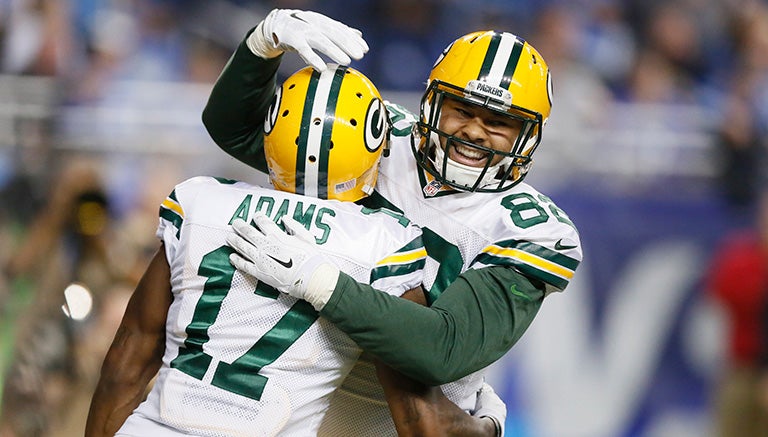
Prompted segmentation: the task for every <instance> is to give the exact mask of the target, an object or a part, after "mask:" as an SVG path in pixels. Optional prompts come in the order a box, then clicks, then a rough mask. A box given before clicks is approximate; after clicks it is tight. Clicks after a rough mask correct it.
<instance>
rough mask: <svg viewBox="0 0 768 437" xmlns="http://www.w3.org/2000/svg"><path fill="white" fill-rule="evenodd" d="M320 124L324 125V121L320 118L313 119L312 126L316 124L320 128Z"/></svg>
mask: <svg viewBox="0 0 768 437" xmlns="http://www.w3.org/2000/svg"><path fill="white" fill-rule="evenodd" d="M320 123H322V121H321V120H320V118H319V117H316V118H314V119H312V124H314V125H315V126H320Z"/></svg>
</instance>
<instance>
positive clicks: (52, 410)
mask: <svg viewBox="0 0 768 437" xmlns="http://www.w3.org/2000/svg"><path fill="white" fill-rule="evenodd" d="M275 7H280V8H296V9H309V10H315V11H318V12H322V13H325V14H327V15H329V16H330V17H333V18H335V19H338V20H340V21H343V22H345V23H347V24H349V25H351V26H354V27H357V28H359V29H361V30H362V31H363V32H364V36H365V38H366V40H367V41H368V43H369V45H370V47H371V51H370V55H369V56H367V57H365V58H364V59H363V60H362V61H359V62H358V63H357V64H355V66H356V67H357V68H359V69H360V70H362V71H364V72H365V73H366V75H368V76H369V77H370V78H371V79H372V80H373V81H374V83H376V84H377V86H378V87H379V88H380V89H382V90H389V91H393V92H415V93H418V92H420V91H421V90H423V89H424V86H425V82H424V81H425V79H426V78H427V77H428V74H429V70H430V68H431V66H432V64H433V62H434V60H435V59H436V57H437V55H438V54H439V53H440V52H441V51H442V49H443V48H444V47H445V45H446V44H447V42H449V41H452V40H453V39H454V38H455V37H456V36H458V35H461V34H464V33H468V32H470V31H473V30H478V29H486V28H496V29H500V30H501V29H503V30H508V31H511V32H513V33H516V34H518V35H520V36H523V37H524V38H526V39H527V40H528V41H530V42H531V43H532V44H533V45H534V46H535V47H536V48H537V49H538V50H539V51H540V52H541V53H542V54H543V56H544V57H545V58H546V59H547V61H548V63H549V66H550V68H551V70H552V74H553V77H554V86H555V105H554V108H553V114H552V120H551V122H550V123H552V124H555V125H557V126H559V129H560V130H561V131H566V132H567V130H568V129H569V127H571V126H576V125H579V126H581V127H583V126H585V125H586V126H599V125H600V123H603V122H604V120H603V115H605V114H604V113H605V108H606V107H608V106H609V104H611V103H617V102H618V103H630V104H633V105H638V106H643V105H648V106H650V107H655V106H654V105H681V107H689V106H690V107H696V108H702V109H703V110H704V111H705V112H706V113H707V114H711V115H712V117H711V119H710V120H711V125H709V126H707V132H706V135H707V136H708V138H711V146H712V148H713V150H712V152H713V156H715V157H716V159H715V168H716V178H715V179H714V180H713V182H714V183H715V184H716V189H715V192H716V193H719V194H720V195H722V196H723V199H724V200H725V201H726V203H727V204H728V205H730V206H732V207H734V211H739V212H740V213H744V212H745V211H746V214H749V212H751V211H753V210H754V209H755V208H754V207H755V206H756V205H757V204H758V199H759V198H760V197H761V193H762V192H763V191H765V190H766V186H767V185H768V184H767V183H766V174H767V172H766V151H767V150H768V2H766V1H765V0H664V1H662V0H573V1H558V0H521V1H506V0H475V1H471V2H469V1H462V0H420V1H416V0H354V1H349V0H323V1H320V0H315V1H312V0H293V1H288V0H286V1H255V0H252V1H246V0H229V1H227V0H5V1H2V2H0V74H2V75H3V76H4V77H22V78H39V77H44V78H49V79H51V80H52V83H53V87H52V90H51V92H50V93H49V96H48V97H47V98H48V99H49V102H48V106H49V107H50V109H51V111H50V114H48V115H44V116H41V117H38V118H34V119H33V120H32V121H24V120H22V121H14V123H13V125H12V126H10V127H9V126H6V125H3V126H0V128H2V129H10V130H12V131H13V132H14V135H10V136H9V135H3V136H2V138H0V202H1V203H0V266H2V269H0V272H1V273H0V371H1V372H2V373H1V374H0V388H2V390H3V395H2V400H1V401H0V402H1V403H0V408H1V410H0V411H2V414H1V415H0V436H2V437H6V436H47V435H79V434H81V433H82V431H81V429H82V426H83V424H84V420H85V414H86V411H87V403H88V401H89V399H90V393H91V390H92V388H93V384H94V383H95V378H96V377H97V374H98V366H99V364H100V362H101V359H102V358H103V354H104V353H105V351H106V347H107V346H108V344H109V342H110V341H111V338H112V335H113V333H114V330H115V329H116V326H117V323H119V319H120V316H121V314H122V310H123V308H124V306H125V303H126V301H127V297H128V296H129V294H130V292H131V290H132V288H133V285H134V284H135V283H136V281H137V280H138V275H139V274H140V272H142V271H143V269H144V267H145V265H146V263H147V261H148V256H149V255H150V254H151V253H152V251H153V250H154V249H155V248H156V244H157V243H156V241H155V239H154V227H155V226H156V222H157V218H156V212H157V205H159V203H160V202H161V201H162V199H163V198H164V197H165V195H166V194H167V193H168V192H169V191H170V189H172V187H173V184H174V183H175V182H177V181H178V180H180V179H178V178H179V177H181V175H183V171H181V170H180V169H178V168H175V167H174V166H173V164H172V160H165V161H164V160H158V161H157V162H155V163H154V167H152V168H151V169H150V170H147V169H146V168H142V169H141V171H142V172H145V173H143V174H142V176H141V177H139V178H137V179H139V180H140V181H141V183H133V184H129V186H125V184H124V185H123V186H121V187H119V189H115V188H114V185H115V183H114V181H110V180H108V179H109V175H107V174H104V173H105V171H104V169H105V166H104V165H103V162H102V161H100V159H104V156H103V154H98V153H97V154H88V153H81V152H73V151H72V150H71V149H70V148H65V147H61V144H58V143H57V142H56V138H57V136H56V132H57V129H65V128H66V126H64V125H63V124H62V123H61V120H59V119H58V118H57V114H59V113H60V111H62V110H64V109H66V108H77V107H79V106H92V105H103V106H110V105H115V106H118V107H119V105H120V103H121V102H123V101H126V100H129V99H131V98H136V94H135V93H133V92H132V91H131V90H130V89H129V90H126V89H125V88H121V87H120V86H118V85H117V84H121V83H123V82H121V81H125V80H130V81H136V82H138V83H143V82H152V83H157V82H160V83H193V84H201V85H204V86H208V85H210V84H212V83H213V82H214V81H215V79H216V77H217V75H218V73H219V72H220V71H221V68H222V67H223V66H224V64H225V63H226V61H227V58H228V57H229V55H230V54H231V52H232V51H233V50H234V48H235V47H236V45H237V44H238V43H239V42H240V41H241V39H242V38H243V37H244V35H245V34H246V32H247V31H248V30H249V29H250V28H251V27H253V26H254V25H255V24H257V23H258V21H259V20H260V19H261V18H263V17H264V16H265V15H266V14H267V13H268V11H269V10H271V9H272V8H275ZM300 66H301V64H300V63H299V59H298V57H290V56H287V57H286V60H285V62H283V64H282V66H281V71H280V73H281V74H282V75H285V76H287V75H288V74H290V73H292V72H293V71H294V70H295V69H296V68H298V67H300ZM13 91H14V90H5V89H0V93H2V95H4V96H5V95H6V94H7V93H13ZM182 98H183V96H178V99H179V100H182ZM16 103H17V105H18V104H19V102H16ZM21 104H22V105H23V102H21ZM170 104H171V102H169V105H170ZM2 108H3V109H4V113H5V114H7V113H9V112H12V111H14V110H16V111H19V108H18V107H17V108H15V109H14V108H9V106H8V104H5V105H3V106H2ZM666 122H667V123H671V124H672V125H673V126H672V129H673V130H674V124H675V123H676V119H675V117H673V118H672V119H670V120H666ZM4 123H5V122H4ZM6 124H7V123H6ZM211 147H215V146H213V145H211ZM547 147H549V146H547ZM222 159H223V154H222ZM166 164H167V165H166ZM577 171H578V169H577ZM134 181H135V179H134ZM126 193H127V194H130V199H129V200H126V199H125V198H123V197H122V196H123V195H125V194H126ZM750 217H751V216H750ZM747 221H749V219H747ZM766 262H767V263H768V261H766ZM73 284H74V285H76V286H77V287H75V288H73V287H71V286H72V285H73Z"/></svg>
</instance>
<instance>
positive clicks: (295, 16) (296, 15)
mask: <svg viewBox="0 0 768 437" xmlns="http://www.w3.org/2000/svg"><path fill="white" fill-rule="evenodd" d="M291 18H295V19H297V20H299V21H304V22H305V23H306V21H305V20H302V19H301V17H299V16H298V14H297V13H296V12H294V13H292V14H291Z"/></svg>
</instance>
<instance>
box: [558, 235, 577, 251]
mask: <svg viewBox="0 0 768 437" xmlns="http://www.w3.org/2000/svg"><path fill="white" fill-rule="evenodd" d="M575 248H576V245H575V244H574V245H570V244H567V245H566V244H563V239H562V238H561V239H559V240H557V243H555V250H568V249H575Z"/></svg>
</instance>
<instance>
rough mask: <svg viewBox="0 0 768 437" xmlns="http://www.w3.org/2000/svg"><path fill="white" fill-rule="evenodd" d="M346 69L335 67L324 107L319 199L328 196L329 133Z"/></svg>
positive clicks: (319, 164) (318, 184)
mask: <svg viewBox="0 0 768 437" xmlns="http://www.w3.org/2000/svg"><path fill="white" fill-rule="evenodd" d="M346 71H347V67H344V66H340V67H338V68H336V71H335V72H334V74H333V80H332V82H331V90H330V92H329V93H328V103H327V104H326V107H325V119H324V122H323V135H322V139H321V146H320V156H318V175H317V178H318V180H317V197H319V198H320V199H327V198H328V160H329V155H330V152H331V134H332V133H333V122H334V120H335V119H336V104H337V103H338V101H339V90H340V89H341V82H342V81H343V80H344V74H345V73H346Z"/></svg>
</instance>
